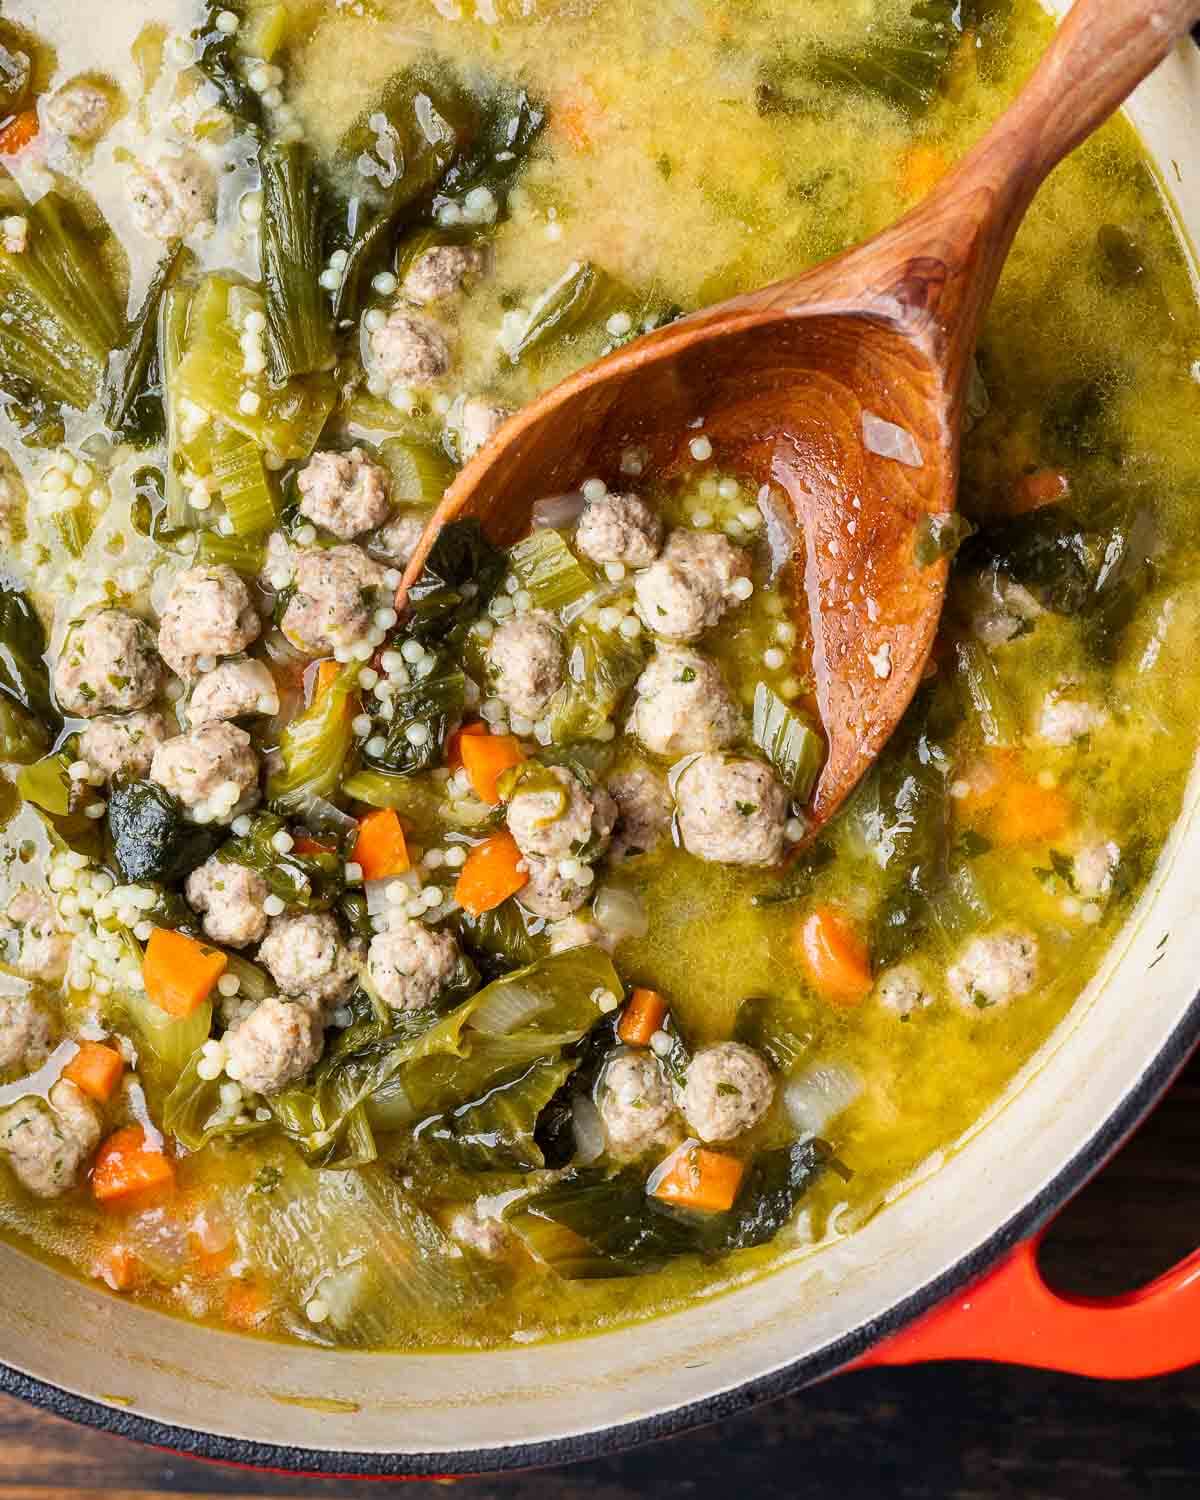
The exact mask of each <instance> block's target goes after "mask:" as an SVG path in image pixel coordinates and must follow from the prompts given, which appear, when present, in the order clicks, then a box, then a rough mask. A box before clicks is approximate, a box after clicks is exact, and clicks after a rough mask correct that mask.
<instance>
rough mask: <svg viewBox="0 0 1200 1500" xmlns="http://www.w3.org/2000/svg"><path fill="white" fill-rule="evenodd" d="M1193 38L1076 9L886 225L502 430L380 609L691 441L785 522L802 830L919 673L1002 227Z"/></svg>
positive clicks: (1189, 12)
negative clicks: (809, 701)
mask: <svg viewBox="0 0 1200 1500" xmlns="http://www.w3.org/2000/svg"><path fill="white" fill-rule="evenodd" d="M1198 18H1200V0H1078V3H1077V4H1076V5H1075V6H1074V8H1073V9H1072V11H1071V13H1070V15H1069V16H1068V17H1067V20H1066V21H1065V22H1064V24H1063V26H1062V28H1061V29H1060V31H1059V33H1058V35H1057V36H1056V37H1055V40H1054V42H1053V44H1052V45H1051V47H1050V49H1049V50H1048V52H1047V53H1046V56H1045V57H1044V58H1043V59H1042V62H1041V63H1040V65H1039V67H1038V69H1037V70H1036V72H1035V73H1034V75H1033V77H1032V78H1031V79H1030V81H1029V83H1028V84H1027V85H1026V87H1025V89H1024V90H1023V92H1022V94H1021V95H1020V97H1019V98H1018V100H1017V101H1016V103H1015V104H1014V105H1013V106H1012V108H1011V109H1010V110H1009V111H1008V112H1007V113H1006V114H1005V115H1004V116H1003V117H1002V118H1001V120H1000V121H999V122H998V123H997V124H996V125H995V126H994V127H993V128H992V130H991V131H990V132H989V133H988V134H987V135H986V136H985V137H984V139H983V140H982V141H981V142H980V143H979V145H978V146H976V147H975V149H974V150H973V151H972V152H971V153H970V154H969V155H968V156H967V157H965V158H964V159H963V161H961V162H960V163H959V164H958V166H957V167H956V168H955V169H954V170H953V171H952V172H951V173H950V174H949V175H948V176H947V177H946V178H945V179H944V180H943V182H942V183H941V184H939V186H938V187H937V188H936V189H935V190H934V192H933V193H932V195H931V196H930V197H929V198H928V199H927V200H926V201H925V202H924V203H922V204H920V205H919V206H918V207H917V208H915V209H914V210H913V211H912V212H911V213H910V214H908V215H907V216H906V217H905V218H904V219H902V220H901V221H900V222H899V223H898V224H896V225H895V226H893V227H892V228H890V229H888V230H886V231H884V232H883V233H882V234H881V235H879V236H877V237H876V238H875V239H873V240H870V241H868V242H867V243H866V244H864V245H860V246H857V247H855V248H853V249H851V250H849V251H847V252H846V253H845V254H844V255H841V256H838V257H837V258H836V259H834V260H831V261H827V262H825V263H823V264H822V265H819V266H816V267H814V268H813V269H811V270H809V271H807V272H805V273H804V274H803V275H801V276H798V277H796V278H793V279H790V280H787V281H782V282H777V283H775V284H774V285H772V286H769V287H766V288H763V289H762V290H760V291H757V292H753V293H750V294H749V295H747V296H743V297H736V298H733V299H731V300H730V301H727V302H723V303H720V304H719V305H717V306H715V307H711V308H708V309H706V310H705V311H703V312H700V313H697V314H694V315H692V316H690V317H687V318H683V319H681V320H679V321H678V322H676V323H673V324H670V325H669V326H667V327H665V328H662V329H659V330H657V331H655V332H653V333H650V334H648V335H646V336H645V337H643V338H640V339H638V340H637V341H635V342H634V343H632V344H630V345H628V346H626V347H625V348H623V349H621V350H619V351H617V352H616V353H614V354H611V355H609V356H608V357H607V358H605V359H602V360H599V361H598V362H596V363H595V364H592V365H589V366H587V367H586V368H584V369H582V370H580V371H578V372H577V373H576V374H574V375H572V376H570V377H569V378H568V379H567V380H565V381H563V382H562V383H561V384H559V385H558V386H556V387H554V389H552V390H550V391H548V392H547V393H546V394H545V395H543V396H541V397H540V398H538V399H537V400H536V401H534V402H533V403H531V404H530V405H529V406H527V407H526V408H525V409H524V410H522V411H520V412H518V413H517V414H516V415H515V416H514V417H513V418H512V419H511V420H510V421H509V422H507V423H506V424H505V426H504V427H503V428H502V429H501V431H500V432H499V433H498V434H497V436H496V437H495V438H494V439H493V440H492V442H491V443H489V444H488V445H487V447H486V448H484V449H483V451H482V452H481V453H479V454H478V455H477V456H476V457H475V458H474V459H473V460H472V462H471V463H470V464H468V465H467V466H466V468H465V469H464V470H463V471H462V473H461V474H460V475H459V476H458V478H457V479H456V480H455V482H454V484H453V485H452V486H451V487H450V488H449V489H448V490H447V492H446V495H445V497H444V499H443V501H442V503H441V505H440V506H439V507H438V508H437V510H436V512H435V513H434V515H433V517H432V518H431V520H430V523H429V526H428V528H427V529H426V533H425V535H424V537H423V538H422V541H421V545H420V546H419V547H418V549H417V552H416V554H415V555H414V557H413V559H412V561H411V563H410V564H409V567H408V569H407V571H406V573H405V578H404V582H403V584H402V585H401V588H400V591H399V594H398V598H397V603H398V607H401V608H402V607H403V605H404V601H405V597H406V590H407V586H408V585H409V584H410V583H411V582H412V581H413V580H414V579H415V578H416V577H417V576H419V574H420V571H421V568H422V566H423V564H424V560H425V558H426V556H427V555H428V551H429V548H430V547H431V546H432V544H433V541H434V539H435V538H436V536H437V533H438V531H440V529H441V528H442V527H443V526H444V525H446V524H447V523H448V522H450V521H453V520H458V519H463V518H466V517H470V516H475V517H478V518H479V520H480V521H481V523H482V525H483V527H484V529H485V531H486V533H487V534H488V536H489V537H491V539H492V540H493V541H495V542H496V543H498V544H500V545H507V544H510V543H512V542H515V541H517V540H519V539H520V538H521V537H523V536H524V535H525V534H526V533H527V532H528V530H529V527H530V513H531V510H532V507H533V505H534V503H535V502H536V501H537V500H539V499H541V498H543V497H545V496H548V495H554V494H560V493H563V492H565V491H569V490H572V489H575V488H577V487H578V486H579V485H580V484H581V483H582V482H583V481H584V480H585V479H587V478H588V477H590V476H593V475H595V476H598V477H600V478H602V479H604V480H605V481H606V482H607V483H608V484H609V486H610V488H613V489H620V488H623V487H624V488H629V487H631V481H630V480H629V478H628V476H626V475H623V474H622V470H621V464H622V457H623V455H624V454H626V453H627V451H628V450H630V449H637V450H643V451H642V455H641V457H642V469H641V474H640V476H639V478H638V480H637V484H638V485H642V484H647V483H648V484H650V485H653V484H655V483H659V482H662V481H664V480H669V479H671V478H673V477H677V476H678V475H679V474H680V473H681V472H684V471H685V470H686V468H687V467H688V466H689V465H691V466H693V467H694V466H695V460H694V459H693V457H692V455H691V452H690V448H689V445H690V443H691V442H692V441H693V440H694V439H695V438H697V437H698V436H701V435H703V436H704V437H707V438H708V440H709V441H710V442H711V444H712V458H711V460H709V461H708V462H710V463H711V464H712V466H713V467H714V468H716V469H718V470H720V471H721V472H725V473H733V474H736V475H738V476H740V477H741V478H742V479H743V481H745V482H747V483H749V484H750V485H752V486H754V487H755V489H756V490H757V491H758V492H759V495H760V504H763V505H764V506H770V505H772V504H775V503H778V500H777V499H776V497H778V499H781V500H783V501H785V502H786V504H787V505H789V506H790V507H791V508H792V510H793V512H794V516H795V520H796V523H797V548H798V555H797V558H796V561H797V564H798V566H797V567H796V569H795V573H796V577H797V580H798V586H797V588H796V590H795V593H794V597H793V598H792V600H791V601H790V604H791V610H792V615H793V619H794V620H795V623H796V624H797V627H798V630H797V635H798V645H797V653H798V658H799V663H800V665H801V667H802V670H805V671H808V670H809V669H810V667H811V671H812V674H813V677H814V680H815V693H816V700H817V705H818V708H819V711H820V714H821V719H822V723H823V726H824V729H825V732H826V736H827V738H828V741H829V757H828V760H827V762H826V765H825V768H824V771H823V772H822V775H821V778H820V780H819V782H818V785H817V787H816V789H815V792H814V795H813V800H812V805H811V807H810V809H809V810H808V811H809V815H810V820H811V824H812V827H813V828H814V829H816V828H817V827H819V826H820V825H821V824H822V823H823V822H825V821H826V820H827V819H828V818H829V817H830V816H831V815H832V814H833V813H834V812H835V811H836V810H837V808H838V807H839V806H840V805H841V804H842V802H843V801H844V800H845V798H846V797H847V796H848V795H849V793H850V792H851V791H852V790H853V788H854V786H855V785H856V784H857V782H858V780H859V779H860V777H861V776H862V774H863V772H864V771H865V770H866V769H867V768H868V767H869V766H870V764H871V762H872V761H873V760H874V758H875V757H876V756H877V755H878V753H879V751H880V750H881V749H882V747H883V745H884V744H885V743H886V742H887V740H888V738H889V737H890V735H891V733H892V730H893V729H894V728H895V726H896V724H897V722H898V721H899V719H900V718H901V716H902V715H903V713H904V711H905V709H906V708H907V707H908V704H909V702H910V701H911V698H912V695H913V692H914V691H915V689H916V687H917V684H918V683H919V682H920V680H921V677H922V675H923V673H924V672H925V669H926V665H927V662H928V660H929V654H930V650H931V648H932V645H933V639H934V635H935V634H936V631H937V626H938V621H939V618H940V615H941V610H942V604H943V601H944V598H945V591H946V579H947V573H948V564H947V562H946V561H945V560H944V559H936V560H934V561H933V562H931V563H926V564H925V565H922V564H921V562H919V561H918V558H917V556H916V555H915V554H916V551H917V548H916V543H917V540H918V536H919V535H920V533H921V531H922V529H923V528H927V527H928V518H929V517H932V516H938V515H942V514H945V513H947V512H950V511H952V510H953V508H954V504H955V498H956V490H957V485H958V464H959V444H960V438H961V430H962V411H963V405H964V400H965V394H966V390H967V384H968V379H969V373H970V361H971V356H972V353H973V350H974V347H975V341H976V337H977V335H978V331H979V326H980V323H981V321H982V318H983V315H984V312H985V311H986V308H987V305H988V303H989V302H990V300H991V295H992V292H993V291H994V289H995V286H996V282H997V280H998V278H999V275H1000V271H1001V268H1002V266H1003V264H1004V260H1005V258H1006V256H1007V253H1008V250H1009V247H1010V246H1011V244H1012V240H1013V236H1014V235H1015V233H1016V230H1017V227H1018V225H1019V224H1020V221H1021V219H1022V217H1023V216H1024V213H1025V210H1026V209H1027V207H1028V205H1029V203H1030V201H1031V200H1032V198H1033V195H1034V193H1035V192H1036V190H1037V188H1038V187H1039V186H1040V184H1041V182H1042V181H1043V180H1044V178H1045V176H1046V174H1047V173H1048V172H1049V171H1050V169H1051V168H1052V167H1053V166H1054V165H1055V164H1056V163H1057V162H1058V161H1059V160H1061V158H1062V157H1063V156H1064V155H1066V154H1067V152H1069V151H1070V150H1072V149H1073V148H1074V147H1075V146H1076V145H1077V144H1078V143H1079V142H1080V141H1081V140H1083V139H1084V138H1085V137H1086V136H1087V135H1089V134H1090V133H1091V132H1092V131H1093V130H1094V129H1095V128H1096V127H1097V126H1098V125H1099V124H1101V123H1102V121H1103V120H1105V119H1107V118H1108V116H1109V115H1110V114H1112V113H1113V111H1114V110H1115V109H1117V108H1118V106H1119V105H1120V104H1121V103H1122V102H1123V100H1124V99H1125V98H1126V97H1127V96H1128V94H1129V93H1130V92H1131V91H1132V90H1133V88H1134V86H1135V85H1136V84H1137V83H1138V82H1140V80H1141V79H1142V78H1144V77H1145V76H1146V74H1148V73H1149V72H1150V71H1151V70H1152V69H1153V68H1154V67H1155V66H1157V64H1158V63H1159V62H1160V61H1161V60H1162V58H1163V57H1164V56H1165V55H1166V54H1167V52H1168V51H1169V50H1170V47H1171V45H1172V44H1173V43H1174V42H1175V41H1176V40H1177V39H1178V38H1179V37H1181V36H1183V35H1184V34H1185V33H1186V31H1187V29H1188V28H1189V26H1190V25H1191V24H1192V23H1193V22H1194V21H1196V20H1197V19H1198ZM880 422H882V423H886V424H890V427H888V428H880V427H879V426H878V424H879V423H880ZM895 429H899V431H898V432H897V431H895ZM871 433H874V434H875V435H874V436H872V435H871ZM880 434H882V435H883V437H884V439H885V440H883V441H881V440H880V436H879V435H880ZM889 435H890V439H891V444H890V445H891V446H893V447H895V446H898V447H899V448H901V449H907V450H908V451H907V453H905V455H904V458H903V459H901V458H897V457H895V456H889V454H888V452H887V451H886V450H887V449H888V448H889V441H888V440H887V439H888V437H889ZM881 449H883V450H885V451H880V450H881ZM763 487H766V488H765V489H764V488H763ZM800 564H802V566H801V565H800Z"/></svg>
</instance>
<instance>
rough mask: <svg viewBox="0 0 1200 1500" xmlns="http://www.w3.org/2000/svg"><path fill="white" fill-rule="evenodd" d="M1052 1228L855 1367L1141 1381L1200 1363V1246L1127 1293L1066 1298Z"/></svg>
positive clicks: (875, 1348)
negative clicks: (939, 1367)
mask: <svg viewBox="0 0 1200 1500" xmlns="http://www.w3.org/2000/svg"><path fill="white" fill-rule="evenodd" d="M1041 1240H1042V1235H1041V1234H1039V1235H1036V1236H1034V1238H1033V1239H1030V1240H1026V1241H1024V1242H1023V1243H1022V1244H1020V1245H1018V1246H1017V1247H1016V1248H1015V1249H1014V1250H1011V1251H1009V1253H1008V1255H1007V1256H1006V1257H1005V1258H1004V1259H1003V1260H1002V1261H1001V1262H1000V1263H999V1265H998V1266H996V1267H995V1268H994V1269H993V1270H992V1271H991V1272H989V1273H988V1275H986V1276H985V1277H983V1278H982V1279H981V1280H980V1281H977V1282H976V1283H975V1284H974V1285H973V1286H971V1287H969V1288H968V1289H967V1290H966V1291H965V1292H959V1293H957V1294H956V1295H955V1296H954V1297H953V1298H952V1299H951V1300H950V1301H948V1302H944V1303H943V1304H942V1305H941V1306H940V1307H935V1308H934V1309H933V1311H932V1312H929V1313H926V1314H925V1315H924V1317H922V1318H919V1319H918V1320H917V1321H916V1322H915V1323H913V1324H912V1325H911V1326H910V1327H908V1328H904V1329H902V1330H901V1331H900V1332H899V1333H896V1334H893V1335H892V1336H891V1337H890V1338H886V1339H884V1340H883V1341H882V1342H881V1343H879V1344H877V1345H876V1346H875V1347H874V1348H873V1349H870V1350H868V1351H867V1353H866V1354H865V1355H863V1356H862V1357H861V1358H860V1359H858V1360H856V1361H855V1362H854V1363H853V1364H852V1365H851V1366H850V1367H849V1368H851V1369H865V1368H867V1367H869V1366H873V1365H912V1364H922V1363H924V1362H926V1361H928V1360H940V1359H973V1360H991V1361H994V1362H996V1363H1001V1364H1014V1365H1029V1366H1031V1367H1033V1368H1036V1369H1041V1370H1063V1371H1066V1372H1068V1373H1069V1374H1073V1375H1088V1376H1091V1377H1092V1378H1093V1379H1099V1380H1140V1379H1143V1378H1145V1377H1146V1376H1150V1375H1165V1374H1168V1373H1169V1372H1170V1371H1172V1370H1182V1369H1185V1368H1186V1367H1187V1366H1189V1365H1193V1364H1196V1363H1197V1362H1200V1250H1197V1251H1195V1252H1194V1253H1193V1254H1192V1255H1189V1256H1188V1257H1187V1258H1186V1260H1181V1261H1180V1262H1179V1264H1178V1265H1176V1266H1174V1267H1172V1269H1171V1270H1169V1271H1168V1272H1166V1274H1165V1275H1163V1276H1159V1277H1158V1278H1157V1279H1156V1280H1154V1281H1151V1282H1150V1283H1149V1284H1148V1285H1146V1286H1143V1287H1140V1288H1139V1289H1138V1290H1137V1291H1133V1292H1126V1293H1125V1294H1124V1295H1122V1296H1120V1297H1064V1296H1060V1295H1059V1294H1058V1293H1057V1292H1055V1291H1052V1290H1051V1288H1050V1287H1049V1286H1047V1285H1046V1282H1045V1281H1044V1280H1043V1278H1042V1274H1041V1271H1040V1270H1039V1269H1038V1248H1039V1246H1040V1244H1041Z"/></svg>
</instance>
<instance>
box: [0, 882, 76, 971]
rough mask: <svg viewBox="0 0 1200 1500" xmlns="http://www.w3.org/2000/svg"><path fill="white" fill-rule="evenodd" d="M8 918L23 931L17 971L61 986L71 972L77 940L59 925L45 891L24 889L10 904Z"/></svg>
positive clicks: (54, 909)
mask: <svg viewBox="0 0 1200 1500" xmlns="http://www.w3.org/2000/svg"><path fill="white" fill-rule="evenodd" d="M7 915H8V919H9V921H10V922H13V923H15V925H16V926H17V927H19V928H20V929H21V951H20V953H19V955H18V956H17V968H18V969H20V971H21V972H22V974H27V975H28V976H29V977H30V978H31V979H39V980H42V981H43V982H44V983H46V984H57V983H58V982H59V980H61V979H62V977H63V975H64V974H65V973H66V972H67V964H68V962H69V960H70V957H71V945H72V943H73V942H74V938H73V936H72V935H71V933H69V932H66V931H64V930H63V928H62V927H61V926H60V925H59V921H58V911H57V909H56V907H55V905H54V902H53V901H52V900H51V899H50V897H49V896H47V895H46V893H45V892H44V891H31V890H30V889H29V888H28V887H27V886H23V887H22V888H21V889H20V890H19V891H18V892H17V893H16V895H15V896H14V897H13V898H12V900H11V901H10V902H9V903H8V913H7Z"/></svg>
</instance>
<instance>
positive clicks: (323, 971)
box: [258, 911, 358, 1007]
mask: <svg viewBox="0 0 1200 1500" xmlns="http://www.w3.org/2000/svg"><path fill="white" fill-rule="evenodd" d="M258 957H259V959H260V961H261V962H262V963H264V964H266V966H267V968H268V969H270V971H271V977H272V978H273V979H274V981H275V983H276V984H277V985H278V986H279V988H280V989H281V990H282V991H283V993H284V994H285V995H294V996H297V997H299V998H300V999H301V1000H304V1001H311V1002H312V1004H313V1005H324V1006H327V1007H331V1006H334V1005H336V1004H337V1003H338V1001H339V1000H344V999H345V997H346V996H347V995H348V994H349V993H350V991H351V990H352V989H353V988H354V984H355V981H356V979H357V978H358V965H357V963H356V962H355V958H354V954H353V953H352V952H351V950H350V948H349V947H348V946H347V945H346V943H345V942H344V940H343V938H342V933H341V929H340V928H339V927H338V924H337V918H336V917H335V916H333V914H332V913H331V912H327V911H322V912H305V913H304V914H303V916H298V917H286V916H285V917H276V918H275V920H274V921H273V922H272V923H271V930H270V931H269V932H268V933H267V936H266V937H265V938H264V939H263V945H262V947H261V948H260V949H259V950H258Z"/></svg>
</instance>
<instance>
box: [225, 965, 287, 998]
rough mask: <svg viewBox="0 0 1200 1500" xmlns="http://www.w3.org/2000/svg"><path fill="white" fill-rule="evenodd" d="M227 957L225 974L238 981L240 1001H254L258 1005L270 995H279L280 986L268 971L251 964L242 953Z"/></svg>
mask: <svg viewBox="0 0 1200 1500" xmlns="http://www.w3.org/2000/svg"><path fill="white" fill-rule="evenodd" d="M225 957H226V959H227V960H228V963H227V964H226V967H225V972H226V974H229V975H232V977H233V978H234V979H236V980H237V982H238V998H239V999H241V1000H253V1001H254V1002H255V1004H257V1003H258V1002H259V1001H260V1000H265V999H266V998H267V996H268V995H274V994H276V993H278V990H279V986H278V985H277V984H276V983H275V981H274V980H273V979H272V978H271V976H270V974H268V973H267V971H266V969H264V968H261V967H260V966H259V965H258V964H253V963H251V962H250V960H249V959H248V958H243V957H242V955H241V954H240V953H227V954H226V955H225Z"/></svg>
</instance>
